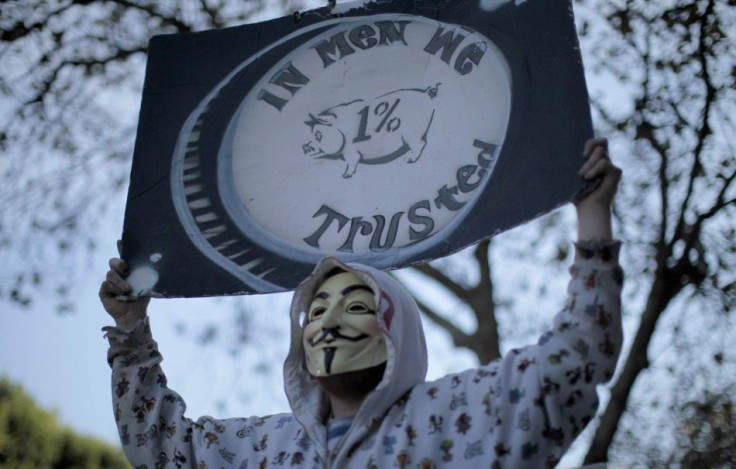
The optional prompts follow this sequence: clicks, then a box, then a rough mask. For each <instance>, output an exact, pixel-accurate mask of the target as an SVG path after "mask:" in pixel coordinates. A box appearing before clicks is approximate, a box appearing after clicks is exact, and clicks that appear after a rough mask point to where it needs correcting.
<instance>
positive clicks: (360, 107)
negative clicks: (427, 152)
mask: <svg viewBox="0 0 736 469" xmlns="http://www.w3.org/2000/svg"><path fill="white" fill-rule="evenodd" d="M439 85H440V84H439V83H438V84H437V85H435V86H430V87H427V88H405V89H399V90H395V91H391V92H389V93H385V94H382V95H380V96H377V97H376V98H373V99H372V100H364V99H355V100H353V101H350V102H345V103H341V104H338V105H336V106H332V107H330V108H328V109H325V110H324V111H321V112H319V113H317V114H312V113H310V114H309V120H307V121H305V122H304V123H305V124H306V125H307V126H308V127H309V128H310V131H311V134H312V139H311V140H310V141H309V142H307V143H305V144H304V145H302V150H303V152H304V154H305V155H306V156H308V157H311V158H325V159H330V160H343V161H345V163H346V168H345V172H344V173H343V175H342V177H344V178H350V177H352V176H353V175H354V174H355V171H356V170H357V169H358V164H359V163H361V164H385V163H389V162H391V161H394V160H395V159H397V158H400V157H403V158H404V161H406V162H407V163H414V162H415V161H417V160H418V159H419V157H420V156H422V151H424V147H425V146H427V134H428V133H429V128H430V126H431V125H432V120H433V119H434V113H435V109H434V107H433V105H432V100H433V99H434V98H435V97H436V96H437V89H438V88H439Z"/></svg>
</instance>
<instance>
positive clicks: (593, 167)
mask: <svg viewBox="0 0 736 469" xmlns="http://www.w3.org/2000/svg"><path fill="white" fill-rule="evenodd" d="M583 158H584V159H585V162H584V163H583V165H582V167H581V168H580V171H579V173H578V174H579V175H580V176H581V177H583V178H584V179H586V180H589V181H593V180H596V179H597V178H601V180H600V183H599V185H598V187H597V188H596V189H595V190H594V191H593V192H592V193H590V194H589V195H587V196H584V197H577V198H575V199H573V205H574V206H575V210H576V211H577V217H578V241H592V240H608V239H611V238H612V233H611V205H612V204H613V198H614V197H615V195H616V190H617V188H618V182H619V180H620V179H621V169H619V168H618V167H616V166H615V165H614V164H613V163H612V162H611V160H610V158H609V157H608V140H606V139H605V138H598V139H592V140H588V142H587V143H586V144H585V149H584V150H583Z"/></svg>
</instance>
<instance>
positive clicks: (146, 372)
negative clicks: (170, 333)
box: [103, 318, 262, 468]
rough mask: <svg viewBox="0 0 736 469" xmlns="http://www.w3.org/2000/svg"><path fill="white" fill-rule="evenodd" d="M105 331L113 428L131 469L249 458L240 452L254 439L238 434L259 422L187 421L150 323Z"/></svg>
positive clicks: (206, 464) (215, 464) (208, 464)
mask: <svg viewBox="0 0 736 469" xmlns="http://www.w3.org/2000/svg"><path fill="white" fill-rule="evenodd" d="M103 331H105V332H106V338H107V339H108V340H109V342H110V349H109V350H108V357H107V358H108V363H109V364H110V366H111V368H112V403H113V409H114V412H115V422H116V424H117V427H118V433H119V435H120V441H121V443H122V448H123V451H124V452H125V455H126V457H127V458H128V460H129V461H130V463H131V464H132V465H133V467H135V468H138V467H149V468H153V467H168V463H169V462H170V463H172V467H174V466H175V467H197V466H198V465H199V466H202V465H204V467H220V466H222V465H227V466H229V464H228V463H232V462H233V460H234V459H235V458H236V457H239V458H242V457H243V456H247V455H244V454H241V453H242V450H241V448H243V447H249V444H248V441H247V440H248V439H253V438H256V437H257V435H248V436H249V437H250V438H246V439H245V440H244V439H243V438H245V435H241V434H240V433H242V432H244V430H242V429H245V428H252V427H253V425H250V424H251V423H252V422H249V421H250V420H254V421H255V420H258V419H257V418H255V417H253V418H250V419H228V420H217V419H214V418H212V417H208V416H206V417H202V418H200V419H198V420H196V421H193V420H191V419H188V418H186V417H185V415H184V412H185V411H186V404H185V403H184V400H183V399H182V398H181V396H179V394H177V393H176V392H174V391H172V390H171V389H169V388H168V387H167V384H166V376H165V375H164V373H163V371H162V369H161V365H160V363H161V361H162V359H163V358H162V356H161V354H160V353H159V351H158V345H157V344H156V342H155V341H154V340H153V337H152V335H151V329H150V326H149V322H148V318H145V319H143V320H141V321H139V322H138V324H137V325H136V327H135V328H134V329H133V330H132V331H131V332H125V331H123V330H122V329H118V328H116V327H105V328H103ZM261 420H262V419H261ZM238 429H241V430H240V431H238ZM236 435H237V437H236Z"/></svg>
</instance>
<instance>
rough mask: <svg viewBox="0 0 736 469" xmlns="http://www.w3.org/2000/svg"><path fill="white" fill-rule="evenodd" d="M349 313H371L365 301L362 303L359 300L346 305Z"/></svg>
mask: <svg viewBox="0 0 736 469" xmlns="http://www.w3.org/2000/svg"><path fill="white" fill-rule="evenodd" d="M345 311H347V312H348V313H349V314H368V313H373V311H371V310H370V309H369V308H368V306H366V305H365V303H362V302H360V301H354V302H352V303H350V304H349V305H348V307H347V308H346V309H345Z"/></svg>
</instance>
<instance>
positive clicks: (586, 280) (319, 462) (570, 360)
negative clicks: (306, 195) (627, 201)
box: [104, 242, 623, 469]
mask: <svg viewBox="0 0 736 469" xmlns="http://www.w3.org/2000/svg"><path fill="white" fill-rule="evenodd" d="M618 250H619V243H618V242H609V243H603V244H592V243H581V244H579V245H577V249H576V259H575V263H574V265H573V266H572V267H571V268H570V272H571V280H570V283H569V285H568V301H567V302H566V306H565V308H564V309H563V310H562V311H561V312H559V313H558V314H557V316H555V318H554V321H553V325H552V327H551V329H550V330H549V331H548V332H547V333H545V334H543V335H542V337H541V338H540V339H539V341H538V342H537V344H535V345H532V346H528V347H525V348H522V349H518V350H513V351H511V352H510V353H508V354H507V355H506V356H505V357H504V358H502V359H501V360H498V361H495V362H493V363H490V364H487V365H484V366H481V367H479V368H477V369H471V370H467V371H464V372H461V373H455V374H451V375H448V376H445V377H442V378H440V379H437V380H434V381H431V382H427V381H425V374H426V370H427V350H426V344H425V339H424V333H423V331H422V327H421V320H420V316H419V310H418V308H417V306H416V303H415V302H414V300H413V298H412V297H411V296H410V295H409V294H408V292H407V291H406V290H405V289H404V288H403V287H402V286H401V285H400V284H399V283H398V282H397V281H396V280H394V279H393V278H392V277H391V276H390V275H389V274H387V273H385V272H381V271H379V270H376V269H373V268H370V267H366V266H362V265H357V264H344V263H342V262H341V261H339V260H337V259H334V258H328V259H325V260H323V261H322V262H321V263H320V264H319V265H318V266H317V267H316V268H315V270H314V272H313V274H312V275H310V276H309V277H308V278H307V279H306V280H305V281H304V282H303V283H302V284H301V285H300V286H299V287H298V288H297V290H296V291H295V293H294V298H293V301H292V306H291V311H290V317H291V347H290V350H289V353H288V356H287V358H286V361H285V363H284V387H285V390H286V394H287V397H288V400H289V404H290V407H291V413H288V414H278V415H275V416H270V417H250V418H234V419H224V420H218V419H214V418H212V417H202V418H200V419H199V420H196V421H193V420H190V419H188V418H186V416H185V410H186V405H185V404H184V401H183V399H182V398H181V397H180V396H179V395H178V394H176V393H175V392H174V391H172V390H171V389H169V388H168V387H167V385H166V379H165V376H164V375H163V372H162V369H161V361H162V357H161V354H160V353H158V347H157V344H156V342H155V341H154V340H153V337H152V335H151V330H150V326H149V322H148V319H147V318H146V319H143V320H141V321H140V322H139V323H138V325H137V327H136V328H135V329H134V330H133V331H132V332H130V333H126V332H124V331H122V330H120V329H117V328H115V327H107V328H105V329H104V330H105V331H106V332H107V337H108V339H109V341H110V350H109V352H108V361H109V363H110V365H111V367H112V372H113V377H112V391H113V403H114V405H113V408H114V409H115V417H116V420H117V425H118V428H119V430H120V435H121V442H122V443H123V450H124V451H125V454H126V456H127V457H128V459H129V460H130V462H131V464H132V465H133V467H138V466H142V465H147V466H148V467H156V465H157V464H158V465H159V466H160V465H161V464H167V463H166V462H165V461H164V460H163V458H165V459H167V460H168V461H169V462H175V463H176V465H179V464H181V463H182V462H185V461H191V462H192V464H194V462H195V461H196V464H197V465H198V466H199V467H212V468H214V467H217V468H220V467H226V468H230V467H231V468H238V467H243V466H245V467H258V466H261V467H266V466H267V467H281V466H283V467H287V466H288V467H294V468H309V469H312V468H370V467H376V468H379V467H380V468H383V467H437V468H442V467H447V468H450V467H467V464H469V463H470V464H473V465H474V466H478V467H498V468H504V467H529V468H533V467H547V465H548V464H549V463H550V461H557V460H559V458H560V457H561V455H562V454H564V452H565V450H566V449H567V447H568V446H569V445H570V443H571V442H572V440H573V439H574V438H575V436H577V434H578V433H579V432H580V431H582V429H583V427H584V426H585V424H586V423H587V422H589V421H590V419H591V418H592V416H593V415H594V414H595V411H596V408H597V405H598V399H597V395H596V391H595V387H596V385H597V384H599V383H602V382H604V381H606V380H608V379H610V377H611V376H612V373H613V370H614V367H615V364H616V358H617V356H618V352H619V350H620V347H621V341H622V333H621V319H620V292H621V286H622V281H623V276H622V272H621V269H620V267H619V265H618V261H617V259H618ZM336 267H338V268H342V269H344V270H347V271H350V272H354V273H355V274H356V275H358V276H359V277H360V278H361V279H362V280H363V281H364V282H365V283H366V284H368V285H369V286H370V287H371V289H372V290H373V292H374V295H375V300H376V305H377V308H376V309H377V311H376V320H377V322H378V324H379V326H380V328H381V331H382V334H383V336H384V340H385V343H386V349H387V356H388V359H387V362H386V368H385V372H384V376H383V379H382V380H381V382H380V383H379V384H378V386H377V387H376V389H375V390H374V391H372V392H371V393H370V394H368V396H367V397H366V398H365V400H364V401H363V404H362V406H361V408H360V410H359V412H358V414H357V415H356V416H355V418H354V420H353V422H352V424H351V426H350V428H349V429H348V431H347V432H346V433H345V434H344V435H342V436H341V437H339V439H338V441H337V442H336V443H335V444H334V446H333V445H332V444H331V448H332V450H331V451H328V447H327V432H326V427H325V422H326V421H327V417H328V414H329V401H328V399H327V396H326V395H325V393H324V392H323V391H322V389H321V388H320V385H319V383H318V382H317V381H316V380H315V379H313V378H312V376H311V375H310V374H309V372H308V371H307V369H306V365H305V357H304V350H303V348H302V328H303V326H304V324H303V322H302V321H303V317H304V313H305V312H306V310H307V308H308V305H309V302H310V301H311V299H312V293H313V292H314V291H315V289H316V287H317V285H319V284H320V282H321V280H322V278H323V277H324V275H325V274H326V273H327V272H329V271H330V270H332V269H334V268H336ZM140 370H145V372H139V371H140Z"/></svg>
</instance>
